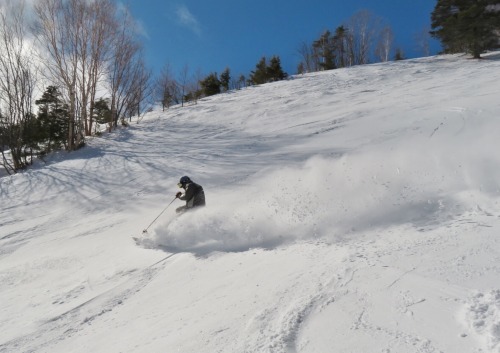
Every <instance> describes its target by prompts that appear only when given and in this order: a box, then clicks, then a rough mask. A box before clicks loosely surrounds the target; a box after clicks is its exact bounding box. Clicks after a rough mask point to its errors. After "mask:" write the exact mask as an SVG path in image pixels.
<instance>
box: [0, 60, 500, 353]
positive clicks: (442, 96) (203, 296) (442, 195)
mask: <svg viewBox="0 0 500 353" xmlns="http://www.w3.org/2000/svg"><path fill="white" fill-rule="evenodd" d="M499 82H500V54H498V53H491V54H489V55H488V56H487V57H486V59H485V60H481V61H475V60H469V59H467V58H466V57H463V56H436V57H431V58H425V59H418V60H408V61H402V62H395V63H385V64H376V65H367V66H359V67H354V68H350V69H345V70H344V69H342V70H334V71H329V72H322V73H316V74H310V75H305V76H297V77H293V78H292V79H290V80H288V81H286V82H277V83H273V84H267V85H263V86H257V87H251V88H247V89H244V90H241V91H237V92H230V93H227V94H222V95H218V96H214V97H210V98H206V99H203V100H201V101H199V102H198V104H196V105H192V106H189V107H184V108H180V107H174V108H173V109H171V110H169V111H167V112H161V111H160V110H156V111H153V112H151V113H149V114H147V115H146V117H145V118H144V119H143V120H141V121H140V123H137V124H135V123H134V124H133V125H132V126H131V127H130V128H127V129H122V130H119V131H117V132H114V133H112V134H109V135H106V136H105V137H104V138H100V139H93V140H91V141H89V145H88V147H86V148H84V149H82V150H80V151H77V152H75V153H71V154H66V153H59V154H57V155H55V156H52V157H51V159H50V160H49V161H48V162H47V164H46V165H40V166H38V167H35V168H33V169H31V170H28V171H26V172H24V173H21V174H18V175H15V176H11V177H4V178H1V179H0V192H1V205H0V216H1V217H0V303H2V305H1V306H0V352H2V353H4V352H50V353H57V352H148V353H149V352H186V353H187V352H189V353H190V352H193V353H195V352H227V353H232V352H246V353H257V352H259V353H261V352H269V353H281V352H283V353H295V352H296V353H313V352H315V353H327V352H335V353H342V352H346V353H347V352H353V353H354V352H355V353H363V352H367V353H371V352H381V353H382V352H384V353H389V352H390V353H405V352H415V353H417V352H419V353H420V352H421V353H423V352H426V353H427V352H450V353H461V352H463V353H479V352H497V353H498V352H500V246H499V245H500V244H499V242H500V238H499V232H500V205H499V200H500V184H499V174H500V155H499V153H498V147H499V138H498V132H499V131H500V119H499V115H500V99H499V98H498V93H499V91H498V90H499ZM182 175H189V176H191V177H192V179H193V180H195V181H197V182H199V183H200V184H202V185H203V186H204V188H205V192H206V196H207V207H205V208H203V209H201V210H197V211H193V212H191V213H188V214H185V215H182V216H179V217H176V215H175V207H178V206H180V205H181V204H182V203H181V202H180V201H175V202H174V203H173V204H172V206H170V207H169V208H167V209H166V211H165V213H163V214H162V215H161V217H160V218H159V219H158V220H157V221H156V222H155V223H154V224H153V225H152V226H151V227H150V228H149V229H148V233H147V234H146V235H145V236H142V234H141V233H142V230H143V229H145V228H146V227H147V226H148V225H149V224H150V223H151V222H152V221H153V220H154V219H155V218H156V217H157V216H158V215H159V214H160V213H161V212H162V211H163V210H164V209H165V206H167V205H168V203H169V202H170V201H172V200H173V198H174V195H175V193H176V192H177V191H178V189H177V188H176V183H177V181H178V179H179V177H180V176H182ZM134 237H138V240H137V241H136V240H134Z"/></svg>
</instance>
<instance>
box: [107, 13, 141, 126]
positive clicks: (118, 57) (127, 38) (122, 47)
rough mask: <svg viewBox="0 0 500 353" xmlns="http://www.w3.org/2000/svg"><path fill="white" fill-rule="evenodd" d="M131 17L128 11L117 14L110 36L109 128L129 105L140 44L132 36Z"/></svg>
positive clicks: (123, 113)
mask: <svg viewBox="0 0 500 353" xmlns="http://www.w3.org/2000/svg"><path fill="white" fill-rule="evenodd" d="M133 26H134V24H133V19H132V17H131V16H130V14H129V12H128V11H124V12H121V13H119V14H117V21H116V31H115V32H114V35H113V38H112V49H113V50H112V54H111V59H110V60H109V62H108V68H107V72H108V84H109V90H110V94H111V116H110V119H111V121H110V123H109V130H110V131H111V129H112V128H113V127H116V126H118V120H119V119H120V118H124V116H125V113H126V110H127V107H129V106H131V103H130V102H131V98H130V90H131V87H132V86H133V80H134V77H135V71H136V67H135V65H136V64H137V60H138V58H139V57H140V56H141V55H142V54H141V46H140V45H139V43H138V41H137V40H136V39H135V37H134V33H133Z"/></svg>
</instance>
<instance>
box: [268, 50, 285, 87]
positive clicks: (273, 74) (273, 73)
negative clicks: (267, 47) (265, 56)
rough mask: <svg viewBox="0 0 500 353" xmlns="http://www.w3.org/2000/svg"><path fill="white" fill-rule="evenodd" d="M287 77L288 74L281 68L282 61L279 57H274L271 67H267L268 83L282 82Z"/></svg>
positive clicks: (270, 63)
mask: <svg viewBox="0 0 500 353" xmlns="http://www.w3.org/2000/svg"><path fill="white" fill-rule="evenodd" d="M286 77H287V74H286V73H285V72H284V71H283V69H282V68H281V60H280V58H279V56H273V57H272V58H271V60H269V66H268V67H267V81H268V82H273V81H281V80H284V79H285V78H286Z"/></svg>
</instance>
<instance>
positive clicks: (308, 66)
mask: <svg viewBox="0 0 500 353" xmlns="http://www.w3.org/2000/svg"><path fill="white" fill-rule="evenodd" d="M297 52H298V53H299V55H300V57H301V62H302V65H303V69H304V71H305V72H314V71H318V69H319V68H318V66H319V64H318V62H317V60H315V58H314V53H313V48H312V45H311V44H308V43H307V42H302V43H301V44H300V46H299V48H298V49H297Z"/></svg>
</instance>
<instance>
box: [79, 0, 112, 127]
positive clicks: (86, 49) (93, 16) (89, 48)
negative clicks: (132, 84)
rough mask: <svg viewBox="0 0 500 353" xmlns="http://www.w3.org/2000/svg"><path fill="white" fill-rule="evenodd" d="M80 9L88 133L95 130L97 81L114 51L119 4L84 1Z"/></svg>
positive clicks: (81, 78) (81, 94) (81, 72)
mask: <svg viewBox="0 0 500 353" xmlns="http://www.w3.org/2000/svg"><path fill="white" fill-rule="evenodd" d="M81 12H82V20H83V22H84V26H82V31H83V33H82V36H81V40H80V41H79V43H78V44H79V45H78V54H79V59H80V64H79V74H78V87H79V97H80V103H81V107H82V111H81V115H82V121H83V123H84V130H85V135H86V136H89V135H91V134H92V131H93V129H92V125H93V122H94V121H93V119H94V117H93V115H94V104H95V99H96V92H97V87H98V83H99V81H100V79H101V78H102V77H103V75H104V72H105V70H104V69H105V64H106V61H107V60H108V59H109V56H110V53H111V47H110V44H111V36H112V34H113V32H114V26H115V22H114V21H113V15H114V13H115V12H116V7H115V5H114V3H113V2H112V1H110V0H94V1H92V2H88V3H86V2H83V3H82V5H81Z"/></svg>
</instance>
